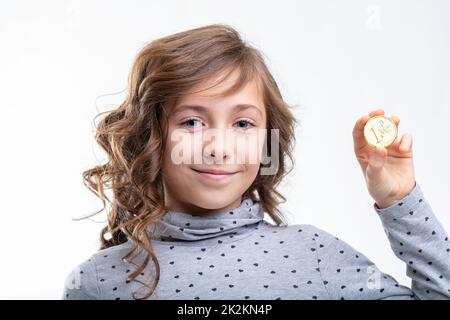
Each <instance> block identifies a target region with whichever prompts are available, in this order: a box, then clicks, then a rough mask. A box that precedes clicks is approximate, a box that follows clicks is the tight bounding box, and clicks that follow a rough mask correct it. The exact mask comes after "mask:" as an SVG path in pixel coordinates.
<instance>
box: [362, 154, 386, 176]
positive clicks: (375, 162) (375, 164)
mask: <svg viewBox="0 0 450 320" xmlns="http://www.w3.org/2000/svg"><path fill="white" fill-rule="evenodd" d="M386 156H387V150H386V149H385V148H380V147H376V148H375V150H373V152H371V153H370V155H369V164H368V166H367V172H366V174H367V177H368V178H372V179H373V178H376V177H377V176H378V175H379V174H381V171H382V169H383V166H384V163H385V161H386Z"/></svg>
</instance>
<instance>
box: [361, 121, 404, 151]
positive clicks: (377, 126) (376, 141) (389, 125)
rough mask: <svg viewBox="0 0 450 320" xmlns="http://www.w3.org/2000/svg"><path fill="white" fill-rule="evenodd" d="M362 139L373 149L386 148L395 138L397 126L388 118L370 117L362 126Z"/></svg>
mask: <svg viewBox="0 0 450 320" xmlns="http://www.w3.org/2000/svg"><path fill="white" fill-rule="evenodd" d="M364 137H365V138H366V141H367V143H368V144H370V145H372V146H374V147H388V146H390V145H391V144H392V143H393V142H394V141H395V139H396V138H397V126H396V125H395V123H394V121H392V119H390V118H388V117H385V116H375V117H371V118H370V119H369V121H367V123H366V125H365V126H364Z"/></svg>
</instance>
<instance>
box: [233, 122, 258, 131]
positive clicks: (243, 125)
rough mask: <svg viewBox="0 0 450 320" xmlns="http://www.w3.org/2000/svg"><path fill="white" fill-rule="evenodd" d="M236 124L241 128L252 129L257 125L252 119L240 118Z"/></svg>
mask: <svg viewBox="0 0 450 320" xmlns="http://www.w3.org/2000/svg"><path fill="white" fill-rule="evenodd" d="M236 124H237V125H238V128H239V129H250V128H252V127H254V126H255V125H254V124H253V123H252V122H251V121H248V120H239V121H238V122H236Z"/></svg>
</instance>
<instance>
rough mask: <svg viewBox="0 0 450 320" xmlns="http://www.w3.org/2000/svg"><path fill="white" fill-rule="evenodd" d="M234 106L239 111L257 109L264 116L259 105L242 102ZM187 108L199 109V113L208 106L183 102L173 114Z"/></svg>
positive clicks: (204, 111) (204, 110) (203, 111)
mask: <svg viewBox="0 0 450 320" xmlns="http://www.w3.org/2000/svg"><path fill="white" fill-rule="evenodd" d="M232 108H233V109H235V110H236V109H237V110H239V111H240V110H246V109H256V111H258V112H259V114H260V115H261V116H262V112H261V110H260V109H259V108H258V107H256V106H254V105H252V104H248V103H240V104H236V105H234V106H233V107H232ZM186 109H190V110H194V111H197V112H199V113H206V111H207V109H208V108H207V107H204V106H201V105H195V104H182V105H179V106H177V107H176V108H175V110H174V112H173V114H174V115H176V114H178V113H180V112H182V111H184V110H186Z"/></svg>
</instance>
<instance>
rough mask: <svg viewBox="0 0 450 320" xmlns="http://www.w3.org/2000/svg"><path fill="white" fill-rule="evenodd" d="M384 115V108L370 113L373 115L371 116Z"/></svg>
mask: <svg viewBox="0 0 450 320" xmlns="http://www.w3.org/2000/svg"><path fill="white" fill-rule="evenodd" d="M383 115H384V110H383V109H376V110H374V111H372V112H371V113H369V116H371V117H375V116H383Z"/></svg>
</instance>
